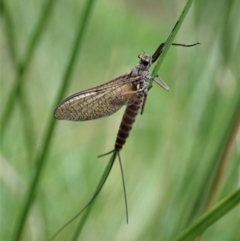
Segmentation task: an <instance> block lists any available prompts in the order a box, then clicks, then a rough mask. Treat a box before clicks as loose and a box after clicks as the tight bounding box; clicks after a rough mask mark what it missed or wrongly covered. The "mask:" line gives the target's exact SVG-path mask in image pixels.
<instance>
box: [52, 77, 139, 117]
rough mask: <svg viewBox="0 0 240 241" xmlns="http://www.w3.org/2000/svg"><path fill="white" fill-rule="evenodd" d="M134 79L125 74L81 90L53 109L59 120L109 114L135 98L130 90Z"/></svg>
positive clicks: (134, 94) (134, 93)
mask: <svg viewBox="0 0 240 241" xmlns="http://www.w3.org/2000/svg"><path fill="white" fill-rule="evenodd" d="M134 80H135V79H133V78H130V74H129V73H128V74H125V75H123V76H120V77H118V78H117V79H114V80H112V81H110V82H107V83H105V84H103V85H100V86H97V87H94V88H91V89H88V90H85V91H81V92H79V93H76V94H74V95H71V96H69V97H68V98H67V99H65V100H64V101H63V102H62V103H61V104H60V105H59V106H58V107H57V108H56V110H55V112H54V117H55V118H56V119H60V120H72V121H85V120H94V119H97V118H101V117H104V116H109V115H111V114H113V113H114V112H116V111H117V110H119V109H120V108H121V107H122V106H123V105H128V104H131V103H133V102H134V101H135V99H136V98H137V94H136V91H132V84H131V82H133V81H134Z"/></svg>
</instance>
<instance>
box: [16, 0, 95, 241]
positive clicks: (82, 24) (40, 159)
mask: <svg viewBox="0 0 240 241" xmlns="http://www.w3.org/2000/svg"><path fill="white" fill-rule="evenodd" d="M93 3H94V0H90V1H88V2H87V4H86V8H85V9H84V13H83V15H81V17H80V21H79V24H78V27H79V28H78V31H77V36H76V38H75V42H74V45H73V48H72V51H71V54H70V59H69V61H68V65H67V68H66V72H65V74H64V76H63V80H62V86H61V88H60V91H59V94H58V96H57V98H56V101H55V104H54V106H56V105H57V104H58V103H59V102H60V101H61V100H62V98H63V96H64V94H65V92H66V91H67V87H68V86H69V84H70V77H71V73H72V71H73V68H74V63H75V61H76V58H77V56H78V53H79V49H80V47H81V46H82V42H83V37H84V34H85V31H86V27H87V23H88V21H89V18H90V13H91V10H92V8H93ZM55 126H56V121H55V120H54V119H53V118H51V119H50V120H49V123H48V125H47V129H46V133H45V138H44V139H43V142H42V147H41V148H40V151H39V154H38V155H37V158H36V160H35V163H37V170H36V174H35V177H34V179H33V181H32V184H31V187H30V190H29V194H28V197H27V200H26V201H25V206H24V207H23V210H22V213H21V216H20V220H19V221H18V226H17V229H16V231H15V233H14V238H13V240H20V238H21V234H22V231H23V228H24V224H25V222H26V219H27V216H28V212H29V210H30V207H31V205H32V203H33V201H34V198H35V196H36V193H37V189H38V184H39V181H40V179H41V174H42V172H43V168H44V166H45V163H46V158H47V154H48V151H49V147H50V143H51V140H52V135H53V131H54V128H55Z"/></svg>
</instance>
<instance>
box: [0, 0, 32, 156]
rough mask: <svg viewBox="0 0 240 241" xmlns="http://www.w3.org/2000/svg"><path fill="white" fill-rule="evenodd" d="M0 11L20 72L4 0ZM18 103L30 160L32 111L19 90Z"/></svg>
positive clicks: (11, 23) (15, 63)
mask: <svg viewBox="0 0 240 241" xmlns="http://www.w3.org/2000/svg"><path fill="white" fill-rule="evenodd" d="M1 5H2V6H1V11H2V14H3V19H4V23H5V24H4V26H5V31H6V36H7V43H8V44H7V47H8V51H9V56H10V58H11V62H12V65H13V68H14V70H15V71H16V73H20V72H21V64H20V63H19V62H18V58H17V49H16V37H15V34H14V31H13V30H14V25H13V21H12V17H11V13H10V11H9V9H8V6H7V5H5V2H4V1H2V2H1ZM19 104H20V105H21V107H20V108H21V115H22V124H23V130H24V132H25V133H24V137H25V141H26V148H27V150H28V159H29V160H31V158H32V154H33V150H34V147H33V145H32V144H33V143H34V130H33V121H32V119H33V118H32V113H31V110H30V108H29V106H28V100H27V95H22V92H19Z"/></svg>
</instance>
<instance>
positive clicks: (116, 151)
mask: <svg viewBox="0 0 240 241" xmlns="http://www.w3.org/2000/svg"><path fill="white" fill-rule="evenodd" d="M111 153H113V155H114V156H115V157H116V155H117V156H118V161H119V166H120V170H121V176H122V184H123V195H124V203H125V210H126V221H127V224H128V204H127V192H126V185H125V179H124V174H123V167H122V160H121V156H120V152H119V151H118V150H112V151H110V152H107V153H104V154H102V155H99V156H98V157H103V156H106V155H109V154H111ZM115 157H114V159H115Z"/></svg>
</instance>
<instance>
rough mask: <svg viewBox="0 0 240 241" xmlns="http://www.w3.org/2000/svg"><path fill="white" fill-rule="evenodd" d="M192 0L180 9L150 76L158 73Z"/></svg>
mask: <svg viewBox="0 0 240 241" xmlns="http://www.w3.org/2000/svg"><path fill="white" fill-rule="evenodd" d="M193 1H194V0H188V1H187V3H186V5H185V7H184V9H183V11H182V13H181V15H180V17H179V19H178V21H177V23H176V24H175V26H174V28H173V30H172V32H171V33H170V35H169V37H168V39H167V40H166V42H165V44H164V48H163V51H162V53H161V55H160V56H159V58H158V61H157V63H156V65H155V67H154V69H153V71H152V76H156V75H157V74H158V72H159V69H160V66H161V65H162V62H163V60H164V58H165V56H166V54H167V52H168V50H169V48H170V46H171V45H172V42H173V40H174V38H175V36H176V35H177V33H178V30H179V29H180V27H181V25H182V23H183V20H184V19H185V17H186V15H187V13H188V11H189V9H190V7H191V5H192V3H193ZM151 85H152V81H151Z"/></svg>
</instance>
